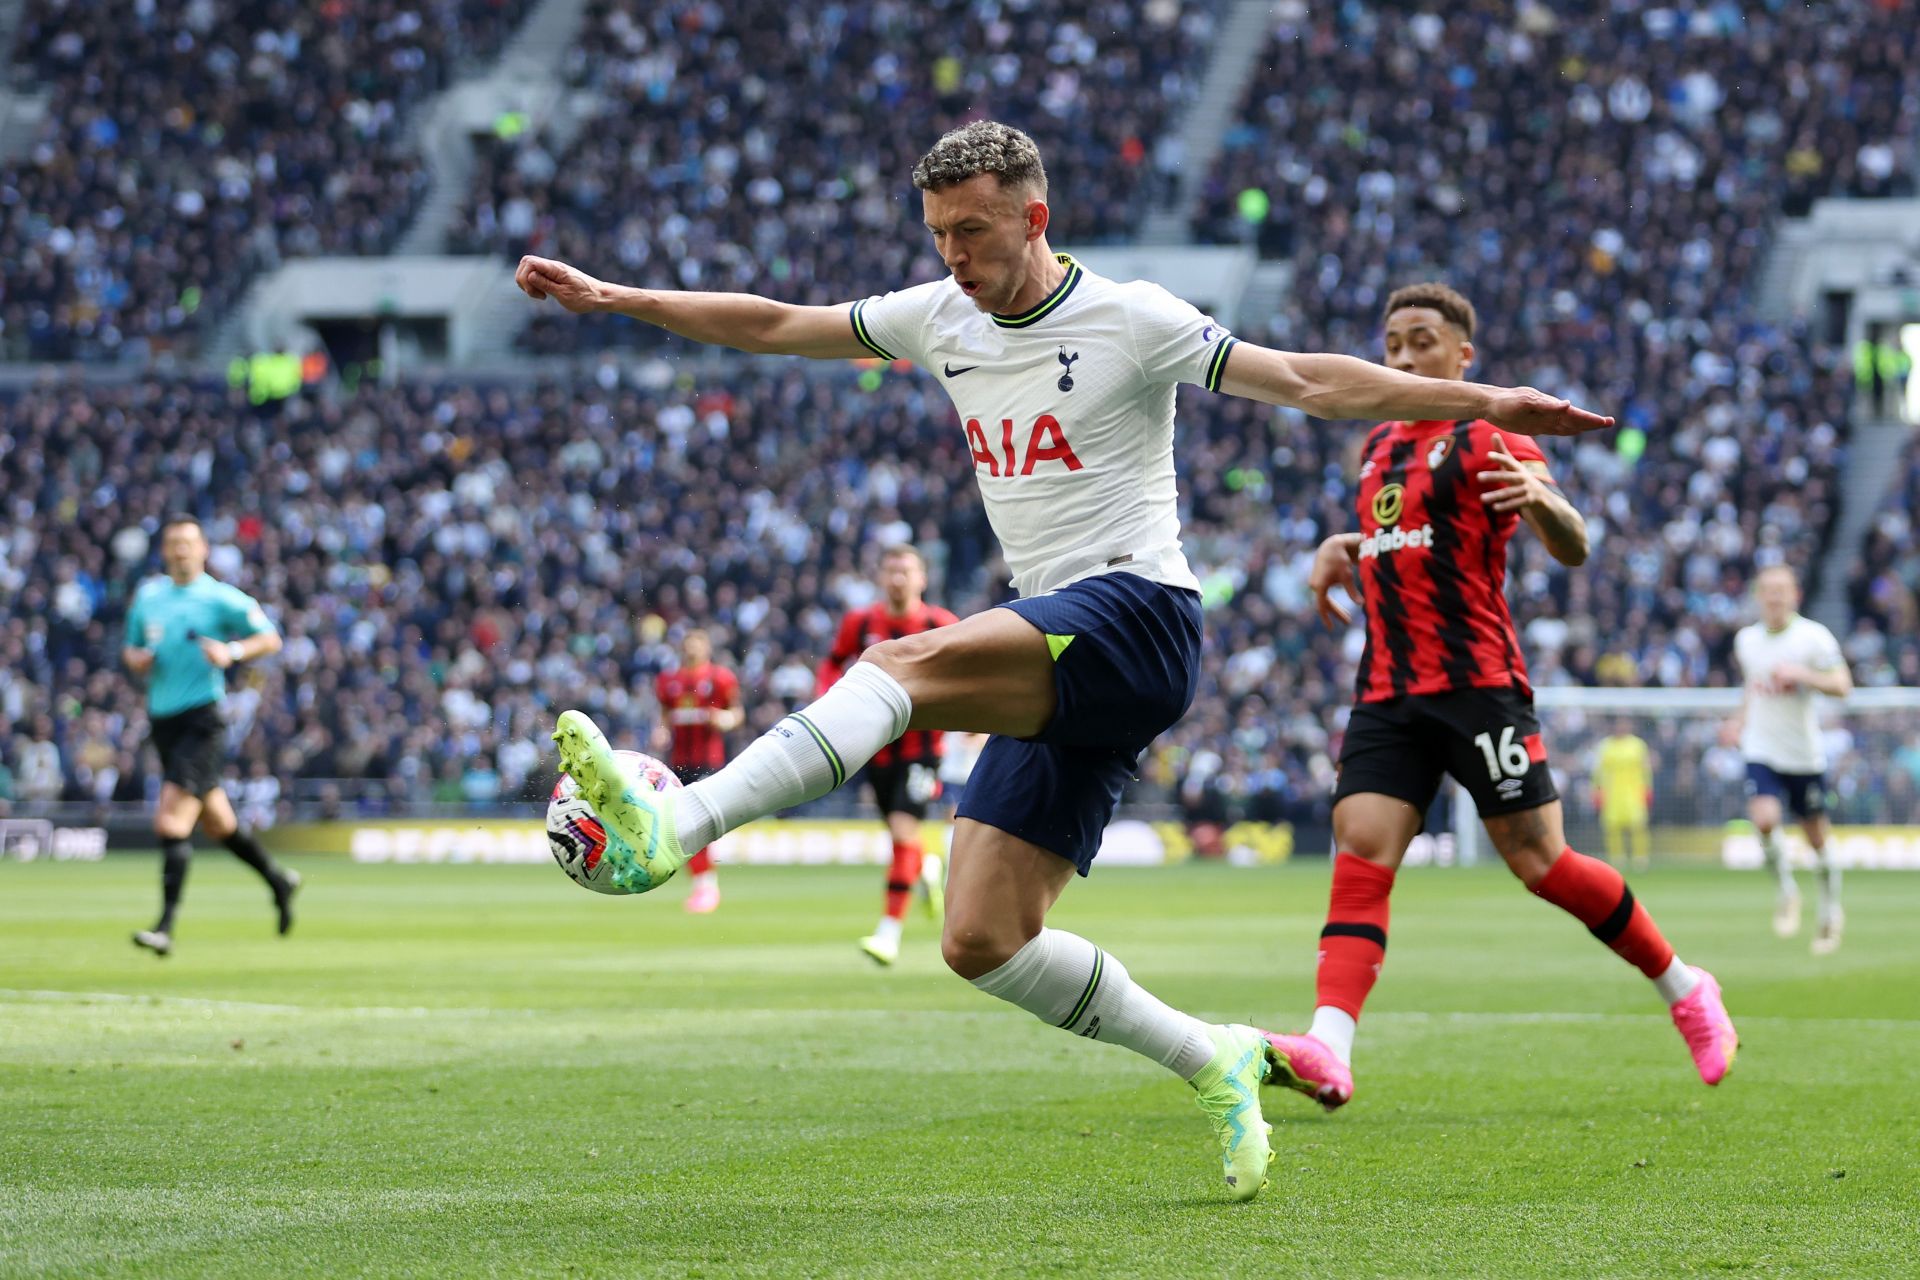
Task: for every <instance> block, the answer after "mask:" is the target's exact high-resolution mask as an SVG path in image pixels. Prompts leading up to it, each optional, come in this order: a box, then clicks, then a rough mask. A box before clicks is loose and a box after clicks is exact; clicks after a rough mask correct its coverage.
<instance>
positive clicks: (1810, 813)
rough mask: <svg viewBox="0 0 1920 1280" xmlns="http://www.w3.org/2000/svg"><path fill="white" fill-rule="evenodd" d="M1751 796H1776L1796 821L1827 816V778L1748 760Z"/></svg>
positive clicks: (1748, 788) (1817, 774) (1748, 793)
mask: <svg viewBox="0 0 1920 1280" xmlns="http://www.w3.org/2000/svg"><path fill="white" fill-rule="evenodd" d="M1747 795H1748V796H1750V797H1751V796H1772V797H1773V798H1774V799H1775V800H1778V801H1779V802H1780V803H1781V804H1784V805H1785V806H1787V808H1788V809H1789V810H1790V811H1791V812H1792V813H1793V816H1794V817H1796V818H1824V817H1825V816H1826V814H1827V775H1826V774H1824V773H1781V772H1780V771H1779V770H1777V769H1774V768H1772V767H1770V766H1768V765H1764V764H1757V763H1755V762H1754V761H1751V760H1749V761H1747Z"/></svg>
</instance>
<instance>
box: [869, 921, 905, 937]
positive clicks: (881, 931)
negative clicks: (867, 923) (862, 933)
mask: <svg viewBox="0 0 1920 1280" xmlns="http://www.w3.org/2000/svg"><path fill="white" fill-rule="evenodd" d="M873 936H874V937H876V938H878V939H880V941H882V942H898V941H900V922H899V921H898V920H895V919H894V918H893V917H892V916H881V917H880V923H879V924H877V925H875V926H873Z"/></svg>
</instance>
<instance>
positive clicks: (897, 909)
mask: <svg viewBox="0 0 1920 1280" xmlns="http://www.w3.org/2000/svg"><path fill="white" fill-rule="evenodd" d="M926 856H927V851H926V850H925V849H923V848H921V847H920V846H919V845H917V844H902V843H901V842H900V841H898V840H895V841H894V842H893V867H892V868H891V869H890V870H889V871H888V872H887V917H888V919H891V920H904V919H905V918H906V915H907V903H908V902H910V901H912V899H913V886H914V885H915V884H917V883H919V880H920V864H921V862H922V861H923V860H924V859H925V858H926Z"/></svg>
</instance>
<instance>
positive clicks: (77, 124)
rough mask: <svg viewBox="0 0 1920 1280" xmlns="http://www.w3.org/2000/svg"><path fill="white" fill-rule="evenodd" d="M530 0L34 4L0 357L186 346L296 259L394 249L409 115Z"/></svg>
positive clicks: (6, 227) (21, 57)
mask: <svg viewBox="0 0 1920 1280" xmlns="http://www.w3.org/2000/svg"><path fill="white" fill-rule="evenodd" d="M527 8H528V0H481V2H480V3H460V2H458V0H425V2H423V3H409V4H403V3H400V2H399V0H375V2H373V3H361V2H358V0H354V2H349V0H330V2H329V3H325V4H314V5H307V4H297V3H291V2H290V0H189V2H188V3H181V4H172V3H167V4H157V3H154V2H153V0H142V2H141V3H136V4H132V5H100V4H89V3H84V2H82V0H29V2H28V3H27V4H26V6H25V12H24V14H23V17H22V21H21V24H20V29H19V33H18V39H17V45H16V47H15V50H14V57H15V60H16V62H18V63H21V64H24V65H25V67H26V69H27V71H28V73H29V74H30V75H31V76H32V77H33V78H35V79H37V80H38V81H40V82H42V83H44V84H46V85H47V86H49V87H50V89H51V100H50V103H49V110H48V113H47V121H48V123H47V126H46V132H45V134H44V136H43V137H41V138H40V139H39V140H38V142H37V143H36V144H35V145H34V147H33V148H32V149H31V151H29V153H28V154H27V155H26V156H25V157H24V158H22V159H21V160H20V161H18V162H17V163H14V164H12V165H9V166H6V167H4V168H0V258H4V260H5V261H6V262H7V264H8V268H7V273H6V285H5V292H4V296H3V297H0V358H5V359H8V360H88V361H111V360H117V359H123V358H124V359H128V360H134V361H138V360H142V359H146V358H150V357H153V356H157V355H159V354H161V353H163V352H167V351H175V350H182V349H184V350H186V351H190V350H191V348H192V345H193V340H194V338H195V337H196V335H197V334H198V332H199V329H200V325H201V322H202V319H203V317H206V316H211V315H217V314H218V313H219V312H220V311H221V309H222V307H223V306H224V305H225V304H227V303H229V302H231V301H233V300H235V299H237V298H238V297H239V296H240V294H241V293H242V292H243V291H244V289H245V287H246V284H247V281H248V279H249V278H250V277H251V276H252V275H253V273H254V272H255V271H257V270H260V269H263V268H265V267H268V266H271V265H273V264H274V263H276V262H277V261H279V260H280V259H282V258H285V257H292V256H306V255H312V254H321V253H353V254H371V253H381V252H384V251H385V250H387V249H388V248H389V247H391V246H392V244H393V242H394V241H395V239H396V238H397V237H398V236H399V234H400V232H401V230H402V229H403V228H404V227H405V225H406V221H407V218H408V216H409V215H410V214H411V213H412V211H413V209H414V207H415V205H416V203H417V202H418V200H419V197H420V195H421V192H422V189H423V187H424V185H425V183H426V180H427V179H426V174H425V172H424V170H423V169H422V167H421V165H420V162H419V161H418V159H417V158H416V157H414V156H413V155H412V154H410V152H409V151H408V149H407V147H406V146H405V145H404V139H403V130H404V127H405V123H406V119H407V115H408V113H409V111H410V110H412V109H413V108H414V107H415V106H417V105H418V104H419V103H420V102H421V101H422V100H423V99H424V98H425V97H427V96H428V95H430V94H432V93H434V92H435V91H436V90H438V89H440V88H442V87H444V86H445V85H446V84H447V83H448V82H449V80H450V79H451V77H452V76H453V74H454V72H455V71H456V69H457V68H458V67H459V66H460V65H461V64H462V63H463V62H466V61H470V60H475V59H481V58H485V57H488V56H490V55H491V54H493V53H494V52H496V51H497V50H498V49H499V47H500V45H501V43H502V42H503V41H504V39H505V38H506V36H507V35H508V34H510V33H511V31H512V30H513V27H514V25H515V24H516V23H517V22H518V21H519V19H520V18H521V17H522V16H523V15H524V13H525V12H526V10H527Z"/></svg>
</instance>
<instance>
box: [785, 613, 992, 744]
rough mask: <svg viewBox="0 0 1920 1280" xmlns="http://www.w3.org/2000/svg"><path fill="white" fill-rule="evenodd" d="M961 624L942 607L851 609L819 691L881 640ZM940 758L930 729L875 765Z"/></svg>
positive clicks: (823, 668) (823, 667) (907, 738)
mask: <svg viewBox="0 0 1920 1280" xmlns="http://www.w3.org/2000/svg"><path fill="white" fill-rule="evenodd" d="M958 621H960V619H958V618H956V617H954V616H953V615H952V614H951V613H948V612H947V611H946V610H945V609H942V608H941V607H940V606H938V605H932V604H924V603H922V604H917V605H914V606H913V607H912V608H910V609H908V610H907V611H906V612H905V613H889V612H887V602H886V601H884V600H882V601H879V602H878V603H875V604H870V605H868V606H867V607H866V608H864V609H850V610H848V611H847V616H846V617H844V618H842V619H840V631H839V633H838V634H837V635H835V636H834V638H833V649H832V651H831V652H829V653H828V654H827V656H826V658H825V659H824V660H823V661H822V662H821V663H820V670H819V673H818V677H819V678H818V684H819V692H821V693H825V692H826V691H827V690H828V689H830V688H832V687H833V683H834V681H836V680H838V679H839V678H840V677H841V676H842V675H844V674H846V670H847V668H848V667H849V666H851V665H853V660H854V659H855V658H858V657H859V656H860V654H861V652H862V651H864V650H865V649H867V648H869V647H870V646H872V645H876V644H879V643H880V642H881V641H882V640H894V639H898V638H899V637H901V636H916V635H919V634H920V633H921V632H922V631H931V630H933V629H934V628H935V627H945V626H951V625H952V624H953V623H956V622H958ZM939 758H940V735H939V733H937V732H935V731H933V730H931V729H909V730H907V732H906V734H905V735H903V736H902V737H901V738H899V739H898V740H897V741H894V742H889V743H888V744H887V745H886V746H884V747H882V748H880V750H879V753H878V754H876V755H875V756H874V757H873V763H875V764H877V765H889V764H893V763H895V762H896V761H899V762H901V763H905V764H930V763H932V762H933V761H935V760H938V759H939Z"/></svg>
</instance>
